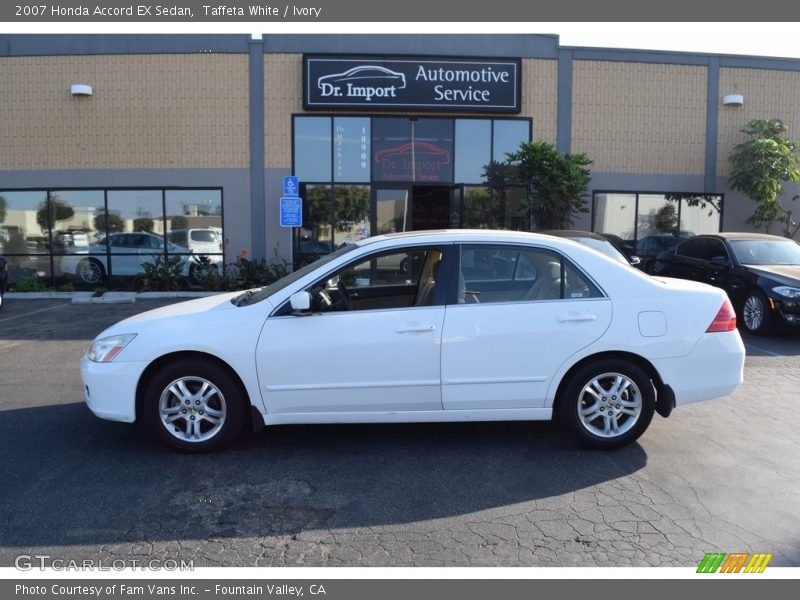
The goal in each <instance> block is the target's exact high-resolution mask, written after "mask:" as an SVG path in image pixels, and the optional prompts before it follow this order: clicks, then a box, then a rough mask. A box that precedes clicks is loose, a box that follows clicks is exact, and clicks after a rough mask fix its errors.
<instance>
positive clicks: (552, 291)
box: [455, 244, 603, 304]
mask: <svg viewBox="0 0 800 600" xmlns="http://www.w3.org/2000/svg"><path fill="white" fill-rule="evenodd" d="M602 297H603V294H602V292H601V291H600V290H599V289H598V288H597V286H596V285H595V284H594V283H593V282H592V281H591V280H590V279H589V278H588V277H587V276H586V275H585V274H583V273H582V272H581V271H580V269H578V268H577V267H575V266H574V265H573V264H572V263H570V262H569V261H568V260H566V259H565V258H564V257H562V256H561V255H560V254H557V253H555V252H552V251H550V250H545V249H540V248H520V247H514V246H494V245H483V244H481V245H477V244H476V245H465V246H462V247H461V253H460V264H459V270H458V285H457V289H456V299H455V302H456V303H457V304H485V303H493V302H529V301H542V300H563V299H569V300H572V299H578V298H602Z"/></svg>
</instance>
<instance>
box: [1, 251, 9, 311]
mask: <svg viewBox="0 0 800 600" xmlns="http://www.w3.org/2000/svg"><path fill="white" fill-rule="evenodd" d="M7 287H8V263H6V259H5V258H3V257H2V256H0V310H3V295H4V294H5V293H6V288H7Z"/></svg>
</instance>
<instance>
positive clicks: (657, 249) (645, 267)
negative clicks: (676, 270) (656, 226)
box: [636, 233, 692, 273]
mask: <svg viewBox="0 0 800 600" xmlns="http://www.w3.org/2000/svg"><path fill="white" fill-rule="evenodd" d="M690 237H692V236H691V235H690V234H688V233H681V234H680V235H674V234H668V235H647V236H645V237H643V238H642V239H640V240H639V241H637V242H636V255H637V256H638V257H639V260H640V261H641V262H640V263H639V265H638V267H639V268H640V269H641V270H642V271H644V272H645V273H653V267H654V266H655V264H656V258H657V257H658V255H659V254H661V253H662V252H664V251H665V250H669V249H670V248H674V247H675V246H677V245H678V244H679V243H680V242H682V241H683V240H685V239H687V238H690Z"/></svg>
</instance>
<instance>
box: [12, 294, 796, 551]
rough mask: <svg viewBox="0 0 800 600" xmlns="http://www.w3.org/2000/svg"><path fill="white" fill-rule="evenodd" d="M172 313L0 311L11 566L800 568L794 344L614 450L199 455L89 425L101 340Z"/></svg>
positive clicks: (236, 451) (523, 437)
mask: <svg viewBox="0 0 800 600" xmlns="http://www.w3.org/2000/svg"><path fill="white" fill-rule="evenodd" d="M174 301H176V300H175V299H162V300H147V301H139V302H136V303H133V304H130V303H129V304H108V305H86V304H84V305H76V304H70V303H69V302H67V301H64V300H58V299H46V300H24V301H23V300H8V301H7V302H6V304H5V306H4V308H3V310H2V311H0V455H1V456H2V457H3V460H2V463H1V465H0V481H1V482H2V484H1V485H0V566H13V564H14V560H15V557H17V556H19V555H20V554H33V553H47V554H49V555H51V556H53V557H57V558H63V559H65V560H80V559H85V558H95V559H96V558H104V559H113V558H115V557H126V558H131V557H138V558H142V559H146V558H161V559H165V558H173V559H175V558H177V559H181V558H182V559H186V560H188V559H191V560H194V564H195V565H196V566H306V565H309V566H311V565H313V566H509V567H512V566H696V565H697V564H698V563H699V561H700V560H701V559H702V558H703V556H704V554H705V553H707V552H770V553H773V554H774V555H775V556H774V558H773V560H772V563H771V566H781V565H783V566H800V519H798V518H797V515H798V508H797V499H798V498H800V460H798V459H797V448H798V444H797V442H798V437H799V435H798V432H799V431H800V411H798V410H797V397H798V388H799V387H800V369H799V368H798V367H799V366H800V358H799V357H800V335H798V333H791V334H781V335H777V336H774V337H772V338H751V337H747V338H746V340H745V342H746V346H747V349H748V357H747V362H746V365H745V383H744V385H743V386H742V388H740V389H739V390H738V391H737V392H736V393H735V394H733V395H732V396H731V397H728V398H724V399H721V400H714V401H708V402H702V403H698V404H694V405H689V406H685V407H679V408H678V409H676V410H675V411H674V412H673V414H672V416H670V418H669V419H663V418H661V417H658V416H656V417H654V420H653V423H652V425H651V427H650V429H649V430H648V432H647V433H646V434H645V435H644V436H643V437H642V438H641V440H640V441H639V442H638V443H636V444H633V445H631V446H629V447H627V448H624V449H622V450H618V451H613V452H597V451H590V450H584V449H581V448H578V447H576V446H575V445H574V444H573V443H572V442H571V440H569V439H568V438H567V437H566V436H565V435H564V434H563V433H562V432H561V430H560V429H559V428H558V427H557V426H556V425H555V424H551V423H488V424H481V423H470V424H425V425H360V426H355V425H352V426H351V425H335V426H285V427H275V428H270V429H268V430H267V431H265V432H264V433H263V434H260V435H247V436H245V437H244V438H243V439H242V440H240V441H239V442H237V443H236V444H235V445H234V446H233V447H232V448H231V449H229V450H227V451H225V452H222V453H219V454H206V455H198V456H193V455H182V454H177V453H174V452H172V451H170V450H168V449H166V448H164V447H161V446H159V445H157V444H155V443H153V442H150V441H149V440H148V439H147V438H145V437H144V435H143V434H142V432H141V430H140V428H139V427H137V426H132V425H125V424H120V423H112V422H108V421H103V420H100V419H97V418H96V417H94V416H93V415H92V414H91V413H90V412H89V411H88V409H87V408H86V406H85V405H84V403H83V395H82V392H81V389H82V387H81V382H80V375H79V372H78V360H79V358H80V356H81V354H82V353H83V352H84V351H85V349H86V347H87V344H88V342H89V340H91V339H92V338H93V337H94V336H95V335H96V334H98V333H99V332H100V331H101V330H102V329H104V328H105V327H106V326H108V325H110V324H112V323H114V322H116V321H117V320H119V319H121V318H124V317H126V316H128V315H130V314H134V313H137V312H141V311H143V310H147V309H150V308H155V307H157V306H162V305H164V304H169V303H171V302H174ZM315 359H316V360H324V357H323V356H319V357H315Z"/></svg>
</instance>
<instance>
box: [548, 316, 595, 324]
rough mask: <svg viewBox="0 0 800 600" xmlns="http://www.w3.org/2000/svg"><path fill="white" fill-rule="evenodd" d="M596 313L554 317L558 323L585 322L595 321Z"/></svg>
mask: <svg viewBox="0 0 800 600" xmlns="http://www.w3.org/2000/svg"><path fill="white" fill-rule="evenodd" d="M596 320H597V315H575V314H570V315H561V316H560V317H558V318H556V321H558V322H559V323H586V322H589V321H596Z"/></svg>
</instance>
